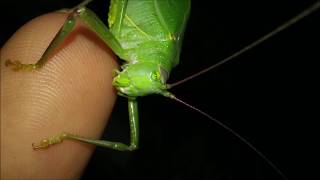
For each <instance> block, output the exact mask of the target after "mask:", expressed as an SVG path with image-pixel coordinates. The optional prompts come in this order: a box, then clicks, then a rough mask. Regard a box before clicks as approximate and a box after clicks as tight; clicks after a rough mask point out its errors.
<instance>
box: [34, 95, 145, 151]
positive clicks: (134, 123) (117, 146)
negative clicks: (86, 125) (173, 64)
mask: <svg viewBox="0 0 320 180" xmlns="http://www.w3.org/2000/svg"><path fill="white" fill-rule="evenodd" d="M128 111H129V124H130V145H127V144H124V143H121V142H111V141H106V140H94V139H89V138H85V137H82V136H78V135H74V134H70V133H66V132H63V133H60V134H58V135H57V136H53V137H50V138H46V139H43V140H41V141H40V143H39V144H38V145H35V144H32V146H33V149H35V150H38V149H44V148H47V147H49V146H51V145H54V144H58V143H61V142H62V141H63V140H65V139H69V140H77V141H81V142H84V143H89V144H94V145H96V146H101V147H105V148H111V149H114V150H119V151H133V150H135V149H137V148H138V145H139V116H138V102H137V100H136V99H135V98H129V99H128Z"/></svg>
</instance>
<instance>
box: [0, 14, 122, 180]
mask: <svg viewBox="0 0 320 180" xmlns="http://www.w3.org/2000/svg"><path fill="white" fill-rule="evenodd" d="M65 18H66V14H63V13H50V14H46V15H43V16H40V17H37V18H35V19H34V20H32V21H30V22H29V23H27V24H26V25H24V26H23V27H22V28H21V29H19V30H18V31H17V32H16V33H15V35H14V36H12V38H11V39H10V40H9V41H8V42H7V43H6V44H5V46H4V47H3V48H2V49H1V64H2V65H1V106H2V112H1V120H2V122H1V131H2V137H3V138H2V141H1V144H2V147H3V145H4V146H6V148H5V149H3V150H1V151H2V152H1V153H2V155H3V157H6V158H5V161H1V165H2V167H6V168H4V171H5V172H6V174H7V175H10V174H11V175H13V174H16V173H15V172H16V171H15V170H16V169H17V167H18V169H20V170H21V172H20V173H19V176H20V177H21V176H23V174H24V173H25V177H28V176H29V177H30V178H34V177H36V176H37V177H46V176H47V175H48V174H46V173H44V172H46V171H42V173H41V170H43V169H44V168H53V169H51V171H52V172H54V173H52V174H50V176H51V177H54V178H55V177H56V178H59V177H60V176H61V175H66V174H67V175H69V176H70V177H72V176H75V175H76V174H79V173H80V171H81V169H82V168H83V167H84V166H85V163H86V161H87V160H88V158H89V155H90V153H91V152H92V148H89V149H88V146H85V145H83V144H81V143H77V142H70V141H69V142H67V141H65V142H63V143H62V144H61V145H57V148H55V149H56V150H48V151H43V152H40V153H39V152H34V151H32V148H31V144H32V143H36V142H37V141H39V140H40V139H42V138H45V137H48V136H52V135H56V134H58V133H60V132H62V131H68V132H71V133H75V134H79V135H82V136H88V137H92V138H97V137H98V136H99V135H100V133H101V132H102V130H103V128H104V125H105V124H106V119H107V117H108V116H109V115H110V113H111V111H112V107H113V104H114V102H115V99H116V93H115V90H114V89H113V87H112V70H113V69H115V68H116V67H117V64H116V58H115V56H114V55H113V53H112V52H111V51H110V49H108V47H107V46H106V45H105V44H104V43H103V42H102V41H101V40H99V38H98V37H97V36H95V34H94V33H93V32H92V31H90V30H88V29H86V28H85V27H84V26H83V25H81V24H79V25H78V26H77V28H76V29H75V31H74V32H72V33H71V34H70V36H69V37H68V38H67V39H66V41H65V43H64V44H63V45H62V46H61V47H60V48H59V49H58V51H57V52H55V53H54V55H53V56H52V57H51V58H50V60H49V61H48V63H47V64H46V65H45V66H44V67H43V68H41V69H39V70H38V71H33V72H21V71H19V72H14V71H12V70H11V69H10V68H7V67H5V66H4V63H5V62H4V61H5V60H6V59H11V60H13V61H14V60H19V61H21V62H22V63H35V62H36V61H37V60H38V59H39V58H40V57H41V55H42V54H43V52H44V51H45V49H46V48H47V46H48V44H49V43H50V41H51V40H52V39H53V37H54V35H55V34H56V33H57V32H58V30H59V29H60V27H61V26H62V24H63V22H64V20H65ZM4 104H5V106H4ZM17 142H19V143H17ZM59 146H60V147H59ZM53 149H54V147H53ZM46 156H47V158H45V157H46ZM48 156H51V157H50V158H49V157H48ZM13 157H14V158H13ZM76 157H77V166H74V165H72V163H74V162H72V161H73V160H74V158H76ZM48 158H49V159H50V161H49V162H48ZM3 162H6V164H3ZM62 162H64V163H62ZM61 163H62V164H63V165H62V166H59V165H58V164H61ZM41 164H42V165H45V166H41ZM26 166H28V167H35V168H38V169H34V171H32V172H34V174H30V170H28V171H26V170H25V171H23V167H26ZM48 166H49V167H48ZM64 166H74V167H72V169H73V170H72V171H70V168H69V172H66V170H65V169H64V168H63V167H64ZM5 169H7V170H5ZM35 172H38V173H35ZM70 172H71V173H70ZM11 177H12V176H11ZM63 178H66V177H65V176H64V177H63Z"/></svg>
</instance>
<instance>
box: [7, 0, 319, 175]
mask: <svg viewBox="0 0 320 180" xmlns="http://www.w3.org/2000/svg"><path fill="white" fill-rule="evenodd" d="M91 1H92V0H85V1H84V2H82V3H81V4H79V5H78V6H76V7H75V8H73V9H71V10H69V11H68V12H69V16H68V18H67V20H66V21H65V23H64V25H63V26H62V27H61V29H60V31H59V32H58V33H57V35H56V36H55V38H54V39H53V40H52V42H51V43H50V45H49V47H48V48H47V49H46V51H45V52H44V54H43V55H42V57H41V58H40V60H39V61H38V62H37V63H35V64H21V63H20V62H19V61H10V60H7V61H6V65H7V66H11V67H12V68H13V69H15V70H34V69H39V68H41V67H43V66H44V65H45V63H46V62H47V61H48V60H49V57H50V55H51V53H52V52H53V51H54V50H55V49H56V48H57V47H59V46H60V45H61V44H62V43H63V42H64V39H65V38H66V37H67V36H68V35H69V34H70V32H72V30H73V29H74V27H75V24H76V20H77V19H80V20H81V21H83V22H84V23H85V24H86V25H87V26H88V27H89V28H90V29H91V30H92V31H94V32H95V33H96V34H97V35H98V36H99V37H100V38H101V39H102V40H103V41H104V42H105V43H106V44H107V45H108V46H109V47H110V48H111V49H112V50H113V52H114V53H115V54H116V55H118V56H119V57H120V58H121V59H123V60H124V61H126V63H125V64H123V65H122V66H121V71H117V70H115V73H116V76H115V77H114V79H113V85H114V87H115V88H116V89H117V90H118V94H119V95H121V96H124V97H126V98H127V99H128V110H129V122H130V144H129V145H127V144H124V143H120V142H111V141H105V140H93V139H88V138H84V137H81V136H78V135H74V134H71V133H66V132H63V133H60V134H58V135H57V136H54V137H51V138H46V139H43V140H42V141H41V142H40V143H39V144H37V145H34V144H33V148H34V149H43V148H47V147H49V146H51V145H54V144H57V143H60V142H62V141H63V140H64V139H71V140H79V141H82V142H85V143H90V144H94V145H97V146H102V147H107V148H111V149H115V150H119V151H132V150H135V149H137V148H138V145H139V130H138V129H139V123H138V105H137V97H139V96H146V95H150V94H159V95H163V96H165V97H169V98H171V99H174V100H177V101H179V102H181V103H183V104H185V105H187V106H189V107H190V108H192V109H194V110H196V111H198V112H200V113H202V114H203V115H205V116H207V117H208V118H209V119H211V120H213V121H215V122H217V123H218V124H219V125H221V126H222V127H224V128H225V129H227V130H228V131H230V132H231V133H233V134H234V135H235V136H237V137H238V138H239V139H240V140H242V141H243V142H244V143H246V144H247V145H249V146H250V148H252V149H253V150H254V151H256V152H257V153H258V154H259V155H260V156H261V157H262V158H263V159H264V160H266V162H267V163H268V164H269V165H270V166H271V167H273V168H274V169H275V170H276V171H277V172H278V173H279V174H280V175H282V176H283V177H284V179H286V178H285V176H284V175H283V174H282V173H281V171H280V170H279V169H278V168H277V167H276V166H275V165H274V164H273V163H272V162H271V161H270V160H268V159H267V158H266V157H265V156H264V155H263V154H262V153H261V152H260V151H258V150H257V149H256V148H255V147H254V146H253V145H251V144H250V143H249V142H248V141H246V140H245V139H244V138H243V137H241V136H240V135H239V134H237V133H236V132H234V131H233V130H232V129H230V128H229V127H227V126H225V125H223V124H222V123H220V122H219V121H217V120H215V119H214V118H212V117H211V116H209V115H208V114H206V113H204V112H202V111H200V110H199V109H197V108H195V107H193V106H190V105H188V104H186V103H184V102H182V101H181V100H179V99H177V98H176V97H175V96H174V95H173V94H172V93H170V92H168V89H169V88H171V87H173V86H175V85H177V84H180V83H183V82H185V81H186V80H189V79H191V78H193V77H195V76H198V75H200V74H203V73H205V72H207V71H209V70H211V69H213V68H215V67H217V66H219V65H221V64H223V63H225V62H227V61H229V60H230V59H232V58H234V57H235V56H238V55H240V54H242V53H243V52H245V51H247V50H249V49H251V48H253V47H255V46H256V45H258V44H260V43H261V42H263V41H265V40H266V39H268V38H269V37H271V36H273V35H275V34H276V33H278V32H280V31H282V30H283V29H285V28H287V27H288V26H290V25H292V24H293V23H295V22H297V21H298V20H300V19H301V18H303V17H305V16H306V15H307V14H310V13H311V12H313V11H315V10H316V9H318V8H319V7H320V3H319V2H318V3H316V4H315V5H313V6H312V7H311V8H309V9H307V10H306V11H304V12H302V13H301V14H299V15H298V16H296V17H295V18H293V19H292V20H291V21H288V22H287V23H285V24H284V25H282V26H280V27H279V28H277V29H275V30H274V31H272V32H271V33H269V34H267V35H265V36H263V37H262V38H260V39H258V40H257V41H255V42H254V43H252V44H250V45H248V46H246V47H245V48H243V49H242V50H240V51H238V52H237V53H235V54H234V55H232V56H230V57H229V58H226V59H224V60H222V61H220V62H219V63H218V64H215V65H213V66H210V67H209V68H207V69H205V70H203V71H201V72H199V73H197V74H195V75H193V76H191V77H188V78H186V79H185V80H182V81H179V82H178V83H175V84H172V85H167V83H166V82H167V79H168V78H169V74H170V72H171V70H172V68H173V67H175V66H176V65H177V64H178V63H179V54H180V49H181V44H182V40H183V34H184V30H185V27H186V24H187V20H188V17H189V13H190V6H191V2H190V0H168V1H164V0H111V4H110V10H109V16H108V25H109V28H107V27H106V26H105V25H104V23H103V22H102V21H101V20H100V19H99V18H98V17H97V16H96V15H95V14H94V13H93V12H92V11H91V10H89V9H87V8H86V7H85V6H86V5H87V4H88V3H90V2H91Z"/></svg>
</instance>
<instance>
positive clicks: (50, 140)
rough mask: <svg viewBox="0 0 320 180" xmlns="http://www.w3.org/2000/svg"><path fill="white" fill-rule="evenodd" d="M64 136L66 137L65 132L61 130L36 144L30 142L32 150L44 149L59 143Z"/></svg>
mask: <svg viewBox="0 0 320 180" xmlns="http://www.w3.org/2000/svg"><path fill="white" fill-rule="evenodd" d="M66 137H67V133H64V132H63V133H61V134H59V135H57V136H53V137H50V138H45V139H42V140H41V141H40V143H39V144H38V145H35V144H34V143H32V148H33V150H40V149H45V148H48V147H49V146H51V145H54V144H58V143H61V142H62V141H63V140H64V139H65V138H66Z"/></svg>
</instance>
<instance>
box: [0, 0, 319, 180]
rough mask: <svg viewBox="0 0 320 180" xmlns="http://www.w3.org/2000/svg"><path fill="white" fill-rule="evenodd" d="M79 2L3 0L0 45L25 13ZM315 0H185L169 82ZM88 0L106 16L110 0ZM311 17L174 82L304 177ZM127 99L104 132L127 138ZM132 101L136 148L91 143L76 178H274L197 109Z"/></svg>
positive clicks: (311, 112) (311, 97)
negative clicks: (188, 5) (185, 20)
mask: <svg viewBox="0 0 320 180" xmlns="http://www.w3.org/2000/svg"><path fill="white" fill-rule="evenodd" d="M79 2H80V1H74V0H73V1H70V0H69V1H63V0H47V1H44V0H29V1H19V2H17V1H13V0H12V1H1V16H0V17H1V30H0V33H1V34H0V45H1V46H2V45H3V44H4V43H5V41H6V40H7V39H8V38H9V37H10V36H11V35H12V34H13V33H14V32H15V31H16V30H17V29H18V28H19V27H20V26H22V25H23V24H24V23H26V22H27V21H29V20H31V19H32V18H34V17H36V16H38V15H41V14H43V13H47V12H50V11H53V10H57V9H61V8H65V7H72V6H74V5H75V4H77V3H79ZM313 2H315V1H314V0H309V1H307V0H304V1H302V0H300V1H298V0H296V1H292V0H285V1H193V2H192V10H191V17H190V20H189V24H188V27H187V30H186V34H185V40H184V44H183V50H182V54H181V60H180V61H181V62H180V64H179V66H178V67H176V68H175V69H174V70H173V72H172V75H171V77H170V80H169V82H175V81H177V80H179V79H182V78H184V77H186V76H188V75H190V74H193V73H195V72H197V71H199V70H201V69H203V68H205V67H208V66H209V65H212V64H214V63H216V62H218V61H219V60H221V59H222V58H224V57H227V56H229V55H231V54H232V53H234V52H235V51H237V50H239V49H241V48H242V47H244V46H245V45H247V44H249V43H251V42H253V41H254V40H256V39H257V38H259V37H261V36H262V35H264V34H265V33H267V32H270V31H271V30H273V29H274V28H275V27H277V26H278V25H280V24H281V23H283V22H285V21H286V20H288V19H289V18H291V17H293V16H294V15H296V14H297V13H299V12H300V11H302V10H303V9H305V8H306V7H307V6H308V5H310V4H312V3H313ZM90 7H91V8H92V9H94V11H95V12H97V14H98V15H99V16H100V17H101V18H102V19H103V20H104V21H105V22H106V19H107V11H108V2H106V1H102V0H101V1H98V0H96V1H94V2H93V3H92V4H91V5H90ZM319 20H320V18H319V12H317V13H315V14H313V15H311V16H309V17H307V18H306V19H304V20H303V21H301V22H299V23H298V24H296V25H294V26H293V27H291V28H290V29H287V30H285V31H284V32H282V33H281V34H279V35H277V36H276V37H273V38H271V39H270V40H268V41H267V42H265V43H263V44H261V45H260V46H258V47H256V48H255V49H253V50H251V51H249V52H247V53H245V54H244V55H241V56H240V57H238V58H236V59H234V60H233V61H231V62H229V63H227V64H225V65H223V66H221V67H219V68H217V69H215V70H214V71H211V72H210V73H207V74H205V75H203V76H201V77H198V78H196V79H194V80H192V81H190V82H188V83H185V84H183V85H181V86H178V87H175V88H174V89H172V92H173V93H174V94H176V95H177V97H179V98H181V99H183V100H185V101H186V102H188V103H190V104H192V105H195V106H197V107H199V108H200V109H202V110H203V111H205V112H208V113H209V114H211V115H212V116H213V117H215V118H216V119H218V120H220V121H221V122H223V123H224V124H226V125H228V126H230V127H231V128H233V129H234V130H235V131H237V132H238V133H239V134H241V135H242V136H243V137H245V138H246V139H247V140H248V141H250V142H251V143H252V144H253V145H255V146H256V147H257V148H258V149H259V150H261V151H262V152H263V153H264V154H265V155H266V156H267V157H268V158H269V159H270V160H271V161H272V162H273V163H274V164H276V165H277V166H278V167H279V168H280V169H281V170H282V171H283V173H284V174H286V175H287V176H288V177H289V178H292V177H297V176H300V175H303V176H304V178H303V179H307V177H308V176H311V173H312V172H313V169H312V168H311V165H310V163H312V161H315V160H313V158H314V157H313V155H315V154H313V153H312V152H313V148H314V145H315V144H318V143H317V142H318V141H313V140H314V137H315V135H316V134H317V133H316V129H315V124H314V123H315V122H316V120H318V119H319V118H318V117H319V115H318V114H317V111H316V110H318V108H317V106H318V104H319V102H318V101H317V100H316V95H317V94H318V93H317V92H319V91H317V89H316V85H317V84H318V83H319V78H317V76H316V75H317V74H318V73H316V72H317V70H316V68H317V67H319V66H317V65H316V64H315V62H316V60H319V50H320V49H319V45H318V43H319V30H320V29H319ZM126 108H127V106H126V99H124V98H122V97H119V98H118V100H117V104H116V106H115V108H114V111H113V114H112V118H111V121H110V124H109V126H108V127H107V128H106V130H105V134H104V136H103V139H110V140H120V141H123V142H128V138H129V133H128V132H129V128H128V117H127V109H126ZM139 108H140V109H139V112H140V124H141V128H140V129H141V135H140V141H141V145H140V149H139V150H137V151H135V152H116V151H113V150H109V149H103V148H97V149H96V152H95V154H94V156H93V158H92V160H91V161H90V163H89V165H88V167H87V169H86V171H85V172H84V175H83V179H101V178H102V177H103V178H104V179H116V178H118V179H124V178H127V179H128V178H132V177H134V178H140V179H141V178H150V179H187V178H195V179H281V178H280V177H279V175H278V174H276V172H275V171H274V170H273V169H271V168H270V166H268V164H267V163H266V162H265V161H263V160H262V159H261V158H260V157H259V156H257V154H256V153H255V152H253V151H252V150H251V149H250V148H249V147H248V146H246V145H244V144H243V143H242V142H241V141H239V140H238V139H237V138H236V137H235V136H233V135H231V134H230V133H229V132H227V131H226V130H224V129H223V128H221V127H219V126H218V125H217V124H215V123H213V122H212V121H210V120H208V119H207V118H205V117H203V116H202V115H200V114H198V113H197V112H194V111H192V110H190V109H188V108H186V107H185V106H183V105H181V104H178V103H176V102H173V101H171V100H169V99H165V98H163V97H160V96H148V97H143V98H140V99H139ZM313 127H314V128H313ZM75 163H76V162H75ZM315 163H318V162H315ZM315 169H316V167H315Z"/></svg>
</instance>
